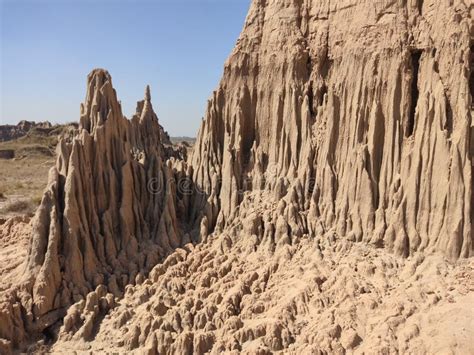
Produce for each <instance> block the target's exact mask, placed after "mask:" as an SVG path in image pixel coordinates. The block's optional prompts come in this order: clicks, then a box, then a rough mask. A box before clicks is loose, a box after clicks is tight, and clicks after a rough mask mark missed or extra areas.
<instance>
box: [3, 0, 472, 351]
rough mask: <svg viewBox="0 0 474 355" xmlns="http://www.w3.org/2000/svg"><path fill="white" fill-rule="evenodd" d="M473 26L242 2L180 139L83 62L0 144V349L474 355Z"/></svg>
mask: <svg viewBox="0 0 474 355" xmlns="http://www.w3.org/2000/svg"><path fill="white" fill-rule="evenodd" d="M473 16H474V4H473V3H469V2H466V1H465V0H452V1H446V2H440V1H435V0H424V1H398V2H394V1H382V2H366V1H362V0H344V1H337V2H335V1H307V0H302V1H287V0H284V1H280V0H266V1H264V0H254V1H252V4H251V7H250V10H249V13H248V15H247V18H246V21H245V25H244V28H243V30H242V33H241V35H240V37H239V39H238V41H237V43H236V45H235V48H234V50H233V51H232V53H231V55H230V56H229V58H228V60H227V61H226V63H225V66H224V73H223V77H222V80H221V82H220V84H219V86H218V88H217V89H216V90H215V91H214V93H213V94H212V96H211V98H210V99H209V101H208V103H207V111H206V115H205V117H204V119H203V121H202V124H201V128H200V130H199V133H198V135H197V138H196V140H195V141H192V140H187V141H185V142H181V143H177V142H176V141H174V140H173V139H172V138H170V137H169V135H168V134H167V133H166V132H165V129H166V127H165V128H163V127H161V126H160V124H159V120H158V116H157V114H156V113H155V109H154V107H153V98H152V89H151V88H150V87H149V86H146V87H145V90H144V96H143V99H141V100H140V101H138V102H137V105H136V112H135V114H134V115H132V117H130V118H127V117H125V116H124V115H123V112H122V105H121V101H120V100H119V97H120V92H116V90H115V89H114V86H113V80H112V76H111V73H109V72H108V71H107V70H105V69H94V70H92V71H91V73H90V74H89V75H88V77H87V82H86V95H85V99H84V102H83V103H82V104H81V109H80V113H79V120H78V124H77V126H72V127H74V128H73V129H72V128H71V129H70V128H64V127H68V126H64V127H63V126H61V127H62V128H61V129H58V130H57V131H55V132H54V133H48V134H46V135H41V134H38V133H35V134H33V133H31V134H30V133H27V134H23V135H22V136H21V137H13V138H12V137H10V138H9V139H8V140H6V141H5V142H1V143H0V151H1V150H4V151H14V157H9V158H8V159H2V160H0V164H1V165H0V166H1V169H0V174H1V178H2V180H1V184H2V186H1V188H2V191H1V192H2V194H3V195H2V199H3V201H2V202H1V204H2V205H1V209H0V213H1V215H0V275H1V283H0V353H1V354H3V353H5V354H10V353H17V352H28V353H67V354H69V353H74V352H76V353H136V354H142V353H145V354H206V353H210V354H220V353H232V354H238V353H246V354H272V353H285V354H332V353H335V354H345V353H357V354H399V353H408V354H474V342H473V341H472V339H474V258H473V256H474V227H473V221H474V121H473V114H474V110H473V108H474V104H473V102H474V101H473V97H474V24H473V21H472V17H473ZM137 96H138V94H137ZM69 127H70V126H69ZM48 129H51V128H48ZM182 140H183V139H181V138H179V139H178V141H182ZM53 148H54V150H55V153H54V154H53V153H52V151H53ZM6 154H8V153H6ZM46 171H48V172H47V173H46ZM40 191H42V192H41V193H40ZM19 201H20V202H21V201H22V202H21V203H19ZM31 215H34V216H33V217H31Z"/></svg>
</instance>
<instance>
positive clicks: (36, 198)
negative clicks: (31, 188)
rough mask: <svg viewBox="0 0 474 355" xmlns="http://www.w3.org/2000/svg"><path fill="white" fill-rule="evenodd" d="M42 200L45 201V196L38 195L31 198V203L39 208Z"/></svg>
mask: <svg viewBox="0 0 474 355" xmlns="http://www.w3.org/2000/svg"><path fill="white" fill-rule="evenodd" d="M42 199H43V196H42V195H36V196H34V197H32V198H31V201H32V202H33V204H34V205H35V206H39V205H40V203H41V200H42Z"/></svg>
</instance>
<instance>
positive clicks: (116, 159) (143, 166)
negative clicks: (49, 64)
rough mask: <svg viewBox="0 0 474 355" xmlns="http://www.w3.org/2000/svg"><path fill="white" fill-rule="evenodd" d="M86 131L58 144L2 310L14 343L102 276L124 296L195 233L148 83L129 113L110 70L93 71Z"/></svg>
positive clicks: (3, 328) (6, 334)
mask: <svg viewBox="0 0 474 355" xmlns="http://www.w3.org/2000/svg"><path fill="white" fill-rule="evenodd" d="M79 132H80V133H79V134H78V135H77V136H76V137H75V138H74V140H73V141H72V143H67V142H66V141H61V142H60V143H59V144H58V148H57V154H58V157H57V164H56V166H55V167H54V168H52V169H51V171H50V176H49V182H48V187H47V189H46V191H45V194H44V196H43V199H42V202H41V205H40V206H39V208H38V210H37V213H36V216H35V218H34V220H33V221H32V232H31V241H30V246H29V253H28V256H27V260H26V266H25V269H24V270H22V271H21V274H20V275H19V278H20V279H21V280H20V282H19V284H20V286H19V287H18V288H16V289H15V290H14V291H12V292H9V294H8V301H9V302H10V304H9V305H8V306H7V309H6V311H4V312H3V313H2V314H1V319H0V336H1V337H2V338H6V339H11V340H12V341H13V344H14V345H17V344H20V343H21V342H23V341H25V340H27V339H28V337H30V336H31V334H35V333H38V332H41V331H44V329H46V328H47V327H50V326H51V325H53V324H55V323H56V322H57V321H58V320H59V319H61V318H62V317H63V316H64V315H65V313H66V309H67V307H68V306H70V305H71V304H72V303H74V302H76V301H77V300H79V299H81V298H83V297H85V296H86V295H87V294H88V293H89V292H90V291H92V290H93V289H95V288H96V287H97V286H99V285H102V284H105V285H106V286H107V287H108V290H109V292H111V293H112V295H113V296H114V297H121V295H122V291H123V288H124V287H125V285H127V284H129V283H132V282H134V281H135V278H136V277H137V275H140V273H142V277H143V273H146V272H148V271H149V270H150V269H151V268H152V267H153V266H155V265H156V264H157V263H158V261H159V260H161V258H163V257H164V256H166V255H167V254H169V253H170V252H172V251H173V250H174V249H175V248H176V247H178V246H180V245H182V244H183V242H185V241H188V242H189V241H190V240H189V235H188V234H186V230H185V229H183V225H182V223H181V219H180V216H179V215H180V214H184V213H185V212H184V211H186V209H187V201H186V199H179V198H178V194H177V193H176V186H175V176H180V177H185V176H186V169H187V167H186V164H185V163H184V162H175V161H174V160H173V159H172V160H168V161H165V159H164V152H163V147H162V144H161V141H160V126H159V124H158V120H157V117H156V114H155V113H154V111H153V107H152V104H151V98H150V90H149V88H148V87H147V89H146V92H145V99H144V100H143V101H140V102H138V104H137V112H136V114H135V115H134V117H133V118H132V119H131V120H127V119H126V118H125V117H124V116H123V114H122V110H121V107H120V104H119V102H118V100H117V96H116V93H115V90H114V89H113V87H112V79H111V77H110V75H109V73H108V72H106V71H105V70H101V69H97V70H94V71H93V72H92V73H91V74H90V75H89V78H88V88H87V95H86V101H85V103H84V104H83V105H82V106H81V119H80V127H79ZM112 299H113V297H112Z"/></svg>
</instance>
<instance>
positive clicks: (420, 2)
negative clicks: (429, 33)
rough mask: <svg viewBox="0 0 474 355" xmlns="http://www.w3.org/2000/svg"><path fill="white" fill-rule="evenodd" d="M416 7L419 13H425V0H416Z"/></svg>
mask: <svg viewBox="0 0 474 355" xmlns="http://www.w3.org/2000/svg"><path fill="white" fill-rule="evenodd" d="M416 7H417V9H418V13H419V14H420V15H421V14H422V13H423V0H416Z"/></svg>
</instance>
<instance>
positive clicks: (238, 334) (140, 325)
mask: <svg viewBox="0 0 474 355" xmlns="http://www.w3.org/2000/svg"><path fill="white" fill-rule="evenodd" d="M250 212H251V211H250ZM137 281H138V283H137V284H136V285H135V286H127V288H126V292H125V296H124V298H123V299H121V300H117V303H118V305H117V307H116V308H115V309H114V310H112V311H110V312H109V313H108V314H106V315H104V314H103V313H102V314H101V312H100V304H101V301H100V297H96V296H97V295H95V296H94V297H91V295H89V296H88V297H87V301H86V302H80V303H79V304H76V305H75V306H74V307H73V308H77V311H76V312H71V310H70V311H69V315H68V316H67V317H66V319H65V324H67V327H68V331H66V327H64V326H63V327H62V328H61V332H60V339H59V341H58V342H56V343H55V344H54V346H53V347H52V348H51V349H50V350H51V351H53V352H66V353H67V352H70V351H73V350H80V351H88V350H92V351H94V352H105V351H114V352H120V353H126V352H127V353H128V352H129V351H132V350H133V351H134V353H137V354H141V353H144V352H145V353H150V354H156V353H159V354H166V353H175V354H177V353H179V354H185V353H196V354H200V353H205V352H211V353H220V352H226V353H227V352H231V351H233V352H234V353H237V352H243V353H252V354H266V353H274V352H283V353H294V354H302V353H303V354H305V353H317V352H318V351H322V352H329V353H343V352H345V351H350V352H352V351H353V352H354V353H369V354H373V353H387V354H388V353H397V352H398V353H414V354H419V353H430V354H438V353H439V354H451V353H454V354H469V353H474V344H473V342H472V341H470V339H473V338H474V307H473V306H474V260H472V259H469V260H459V261H458V262H457V263H456V264H451V263H449V262H447V261H446V260H445V259H444V257H443V256H441V255H430V256H424V255H422V254H415V255H414V256H412V257H409V258H408V259H402V258H399V257H396V256H394V255H392V254H389V253H387V252H386V251H385V250H384V249H377V248H375V247H374V246H370V245H365V244H363V243H353V242H351V241H347V240H336V239H334V238H332V237H320V238H316V239H312V238H308V237H303V238H301V239H299V240H298V239H297V240H295V242H294V243H293V244H292V245H280V246H278V247H277V248H276V250H275V251H271V250H268V249H267V248H266V246H265V245H263V244H260V241H259V240H258V238H257V237H256V236H251V235H247V234H245V232H244V231H241V232H239V233H236V234H235V236H231V234H230V233H229V234H228V233H226V232H224V233H223V234H220V235H217V236H214V235H212V236H210V237H209V239H208V240H207V241H205V242H203V243H202V244H199V245H197V246H195V247H193V246H192V245H190V244H189V245H186V246H185V247H184V248H183V249H178V250H177V251H176V252H175V253H174V254H172V255H171V256H169V257H168V258H167V259H166V261H165V262H164V263H163V264H161V265H158V266H156V267H155V268H154V269H153V271H152V272H151V274H150V278H149V279H146V280H144V281H143V280H142V279H140V278H139V279H138V280H137ZM97 293H98V294H99V295H100V293H102V291H100V290H99V292H97ZM81 309H82V310H81ZM102 318H103V319H102ZM86 328H89V329H86ZM84 334H87V336H86V337H84Z"/></svg>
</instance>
